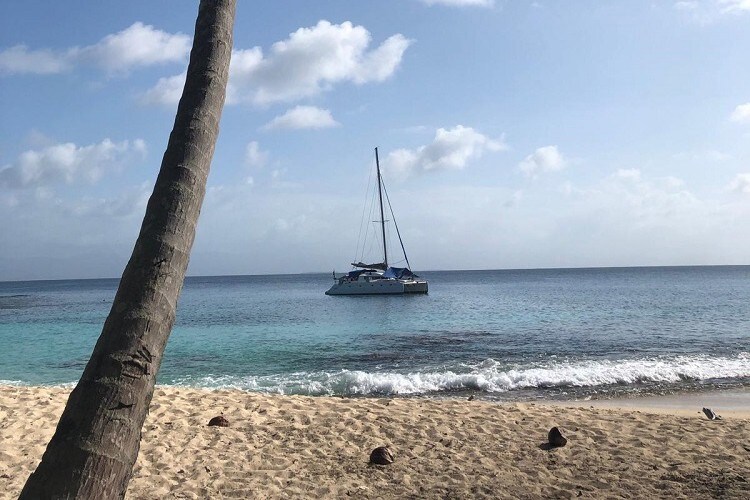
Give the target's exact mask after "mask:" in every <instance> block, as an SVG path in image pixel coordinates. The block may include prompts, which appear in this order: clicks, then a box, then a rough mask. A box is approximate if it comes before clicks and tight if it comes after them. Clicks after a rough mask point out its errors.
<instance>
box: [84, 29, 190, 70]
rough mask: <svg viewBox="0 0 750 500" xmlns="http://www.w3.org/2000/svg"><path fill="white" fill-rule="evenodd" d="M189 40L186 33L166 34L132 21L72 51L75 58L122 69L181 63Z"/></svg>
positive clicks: (187, 48)
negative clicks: (124, 26) (128, 24)
mask: <svg viewBox="0 0 750 500" xmlns="http://www.w3.org/2000/svg"><path fill="white" fill-rule="evenodd" d="M190 43H191V38H190V37H189V36H188V35H185V34H182V33H175V34H172V33H167V32H165V31H161V30H158V29H155V28H154V27H153V26H150V25H145V24H143V23H140V22H136V23H133V24H132V25H131V26H130V27H128V28H126V29H124V30H122V31H120V32H118V33H115V34H112V35H107V36H105V37H104V38H102V39H101V41H99V42H98V43H97V44H95V45H90V46H88V47H84V48H82V49H77V50H74V51H73V53H74V54H75V57H76V58H79V59H81V60H85V61H92V62H94V63H95V64H96V65H97V66H99V67H101V68H103V69H104V70H106V71H109V72H122V71H128V70H129V69H131V68H133V67H137V66H152V65H155V64H164V63H180V62H184V61H186V60H187V55H188V54H189V53H190Z"/></svg>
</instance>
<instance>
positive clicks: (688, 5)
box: [672, 0, 750, 24]
mask: <svg viewBox="0 0 750 500" xmlns="http://www.w3.org/2000/svg"><path fill="white" fill-rule="evenodd" d="M672 6H673V7H674V8H675V9H676V10H679V11H681V12H682V13H684V14H685V15H686V16H687V17H688V18H689V19H692V20H693V21H695V22H697V23H700V24H710V23H714V22H717V21H720V20H721V19H722V18H725V17H726V16H727V15H731V14H735V15H737V14H742V13H745V12H750V0H682V1H678V2H674V3H673V4H672Z"/></svg>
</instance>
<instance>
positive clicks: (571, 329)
mask: <svg viewBox="0 0 750 500" xmlns="http://www.w3.org/2000/svg"><path fill="white" fill-rule="evenodd" d="M421 274H422V276H424V277H426V278H428V279H429V281H430V294H429V295H415V296H400V297H399V296H382V297H377V296H363V297H345V296H343V297H342V296H338V297H329V296H326V295H324V293H323V292H324V291H325V290H326V289H327V288H328V287H329V286H330V282H331V278H330V275H328V274H306V275H282V276H232V277H205V278H202V277H194V278H188V279H187V281H186V284H185V287H184V291H183V294H182V297H181V298H180V303H179V308H178V313H177V323H176V325H175V329H174V331H173V333H172V336H171V338H170V341H169V344H168V346H167V351H166V355H165V358H164V362H163V365H162V369H161V371H160V374H159V382H160V383H162V384H177V385H188V386H201V387H234V388H242V389H247V390H258V391H267V392H281V393H287V394H288V393H295V394H316V395H317V394H346V395H371V394H401V395H417V394H426V395H431V396H441V395H451V394H460V393H464V392H468V391H483V392H485V393H486V396H487V397H490V398H497V399H517V398H524V399H526V398H567V397H587V396H591V395H595V396H609V395H623V394H631V393H659V394H661V393H670V392H675V391H683V390H695V389H705V388H716V387H720V388H726V387H741V386H750V306H748V304H750V266H723V267H678V268H674V267H673V268H618V269H565V270H521V271H439V272H438V271H436V272H424V273H421ZM116 286H117V280H67V281H36V282H5V283H0V380H2V381H5V382H6V383H7V382H12V383H21V384H63V383H71V382H74V381H76V380H77V379H78V377H79V376H80V374H81V372H82V370H83V367H84V366H85V363H86V361H87V359H88V356H89V355H90V353H91V350H92V348H93V345H94V343H95V341H96V338H97V337H98V335H99V333H100V331H101V326H102V324H103V322H104V319H105V317H106V315H107V313H108V312H109V307H110V306H111V301H112V299H113V297H114V293H115V289H116Z"/></svg>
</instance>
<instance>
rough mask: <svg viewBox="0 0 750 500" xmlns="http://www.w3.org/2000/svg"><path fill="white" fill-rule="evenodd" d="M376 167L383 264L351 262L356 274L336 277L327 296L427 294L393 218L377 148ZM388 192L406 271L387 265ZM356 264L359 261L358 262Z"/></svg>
mask: <svg viewBox="0 0 750 500" xmlns="http://www.w3.org/2000/svg"><path fill="white" fill-rule="evenodd" d="M375 166H376V169H377V177H378V204H379V206H380V220H378V221H375V222H378V223H380V233H381V235H382V238H383V261H382V262H378V263H375V264H365V263H363V262H362V261H361V260H360V261H359V262H352V267H353V268H354V270H352V271H349V272H348V273H346V274H344V275H343V276H340V277H336V272H334V273H333V279H334V280H335V283H334V284H333V286H331V288H329V289H328V291H326V295H386V294H387V295H391V294H405V293H427V280H426V279H423V278H420V277H419V276H417V275H416V274H414V273H413V272H411V270H410V269H409V267H411V266H410V264H409V258H408V257H407V256H406V249H405V248H404V242H403V241H402V240H401V233H399V231H398V225H397V224H396V217H395V216H394V215H393V208H392V207H391V203H390V200H389V199H388V191H386V190H385V185H384V183H383V176H382V175H381V174H380V159H379V158H378V148H375ZM384 191H385V194H386V200H387V201H388V208H389V209H390V212H391V218H392V219H393V225H394V226H395V228H396V234H397V235H398V241H399V243H400V244H401V251H402V252H403V254H404V261H405V262H406V267H392V266H390V265H389V264H388V245H387V242H386V237H385V223H386V220H385V215H384V211H383V192H384ZM355 260H356V259H355Z"/></svg>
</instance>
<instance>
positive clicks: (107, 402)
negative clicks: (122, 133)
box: [21, 0, 235, 499]
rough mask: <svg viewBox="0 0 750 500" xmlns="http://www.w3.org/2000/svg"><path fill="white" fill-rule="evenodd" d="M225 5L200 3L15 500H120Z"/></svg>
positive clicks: (217, 108) (171, 274)
mask: <svg viewBox="0 0 750 500" xmlns="http://www.w3.org/2000/svg"><path fill="white" fill-rule="evenodd" d="M234 11H235V0H201V2H200V7H199V12H198V18H197V21H196V24H195V37H194V40H193V49H192V51H191V53H190V64H189V66H188V71H187V79H186V81H185V88H184V90H183V94H182V98H181V99H180V104H179V107H178V109H177V117H176V118H175V123H174V128H173V130H172V134H171V135H170V137H169V143H168V145H167V149H166V152H165V153H164V158H163V160H162V164H161V170H160V171H159V175H158V178H157V180H156V185H155V186H154V192H153V194H152V195H151V198H150V200H149V202H148V207H147V208H146V215H145V217H144V220H143V225H142V226H141V232H140V234H139V235H138V240H137V241H136V243H135V248H134V249H133V254H132V256H131V257H130V261H129V262H128V264H127V266H126V268H125V271H124V272H123V275H122V279H121V280H120V286H119V288H118V290H117V295H116V296H115V300H114V303H113V304H112V310H111V311H110V313H109V316H108V317H107V320H106V322H105V323H104V328H103V330H102V334H101V336H100V337H99V340H98V341H97V343H96V347H94V352H93V354H92V355H91V359H90V360H89V362H88V364H87V365H86V369H85V370H84V372H83V375H82V376H81V380H80V381H79V382H78V385H77V386H76V388H75V389H73V392H72V393H71V394H70V398H69V399H68V403H67V405H66V406H65V410H64V412H63V414H62V417H61V418H60V422H59V423H58V424H57V429H56V431H55V435H54V436H53V437H52V440H51V441H50V442H49V444H48V445H47V450H46V451H45V453H44V456H43V457H42V461H41V463H40V464H39V466H38V467H37V469H36V471H35V472H34V473H33V474H32V475H31V476H30V477H29V479H28V480H27V482H26V485H25V486H24V489H23V491H22V492H21V498H23V499H44V498H91V499H94V498H96V499H100V498H101V499H109V498H122V497H124V496H125V492H126V490H127V486H128V482H129V481H130V477H131V475H132V471H133V465H134V464H135V461H136V458H137V457H138V449H139V447H140V440H141V427H142V426H143V421H144V420H145V418H146V414H147V413H148V407H149V404H150V402H151V397H152V396H153V392H154V383H155V381H156V373H157V372H158V371H159V366H160V364H161V360H162V355H163V353H164V347H165V346H166V343H167V339H168V338H169V334H170V332H171V330H172V325H173V324H174V319H175V310H176V307H177V298H178V296H179V294H180V290H181V288H182V283H183V280H184V278H185V271H186V269H187V265H188V258H189V256H190V248H191V247H192V245H193V239H194V237H195V227H196V223H197V221H198V215H199V214H200V209H201V204H202V202H203V196H204V194H205V191H206V178H207V176H208V171H209V168H210V164H211V158H212V156H213V152H214V146H215V144H216V138H217V136H218V132H219V118H220V116H221V111H222V108H223V106H224V96H225V93H226V85H227V79H228V74H229V60H230V56H231V52H232V27H233V24H234Z"/></svg>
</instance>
